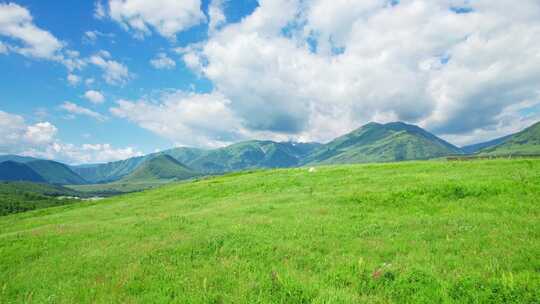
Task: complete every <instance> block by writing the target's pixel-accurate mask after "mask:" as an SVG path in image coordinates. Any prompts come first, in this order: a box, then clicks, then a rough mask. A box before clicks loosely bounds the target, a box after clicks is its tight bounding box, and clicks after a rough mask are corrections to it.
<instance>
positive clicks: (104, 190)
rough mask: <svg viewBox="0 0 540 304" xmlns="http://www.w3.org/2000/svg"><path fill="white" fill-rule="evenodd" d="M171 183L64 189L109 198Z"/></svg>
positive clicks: (140, 183) (117, 183) (168, 181)
mask: <svg viewBox="0 0 540 304" xmlns="http://www.w3.org/2000/svg"><path fill="white" fill-rule="evenodd" d="M173 181H174V180H170V179H162V180H152V181H130V182H123V181H117V182H112V183H108V184H91V185H67V186H66V187H67V188H69V189H72V190H75V191H79V192H82V193H89V194H94V195H98V196H111V195H117V194H121V193H129V192H137V191H141V190H145V189H152V188H156V187H161V186H163V185H166V184H168V183H171V182H173Z"/></svg>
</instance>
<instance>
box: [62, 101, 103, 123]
mask: <svg viewBox="0 0 540 304" xmlns="http://www.w3.org/2000/svg"><path fill="white" fill-rule="evenodd" d="M60 108H61V109H63V110H65V111H67V112H68V113H70V114H72V115H84V116H88V117H91V118H94V119H96V120H98V121H105V120H107V117H106V116H104V115H102V114H99V113H98V112H95V111H92V110H90V109H87V108H85V107H81V106H79V105H76V104H74V103H72V102H69V101H66V102H64V103H63V104H62V105H61V106H60Z"/></svg>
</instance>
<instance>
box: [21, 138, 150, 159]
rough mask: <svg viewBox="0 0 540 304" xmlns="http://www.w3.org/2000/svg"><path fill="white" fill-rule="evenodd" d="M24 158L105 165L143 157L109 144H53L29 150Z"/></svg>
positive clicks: (135, 151)
mask: <svg viewBox="0 0 540 304" xmlns="http://www.w3.org/2000/svg"><path fill="white" fill-rule="evenodd" d="M22 154H23V155H26V156H32V157H38V158H45V159H58V160H61V161H65V162H68V163H69V164H74V165H76V164H89V163H105V162H112V161H117V160H123V159H127V158H130V157H135V156H141V155H143V154H142V153H141V152H140V151H137V150H136V149H134V148H133V147H127V148H120V149H116V148H114V147H112V146H111V145H110V144H82V145H74V144H66V143H62V142H54V143H52V144H51V145H48V146H45V147H41V148H39V149H29V150H27V151H25V152H23V153H22Z"/></svg>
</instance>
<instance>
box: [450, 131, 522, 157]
mask: <svg viewBox="0 0 540 304" xmlns="http://www.w3.org/2000/svg"><path fill="white" fill-rule="evenodd" d="M511 136H512V135H507V136H503V137H500V138H496V139H493V140H490V141H486V142H481V143H478V144H473V145H468V146H464V147H461V150H462V151H463V152H465V153H467V154H473V153H476V152H478V151H480V150H483V149H488V148H491V147H495V146H497V145H500V144H502V143H503V142H505V141H506V140H507V139H509V138H510V137H511Z"/></svg>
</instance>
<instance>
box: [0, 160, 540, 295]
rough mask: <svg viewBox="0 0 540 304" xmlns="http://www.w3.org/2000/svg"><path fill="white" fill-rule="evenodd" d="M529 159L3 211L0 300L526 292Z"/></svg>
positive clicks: (536, 239)
mask: <svg viewBox="0 0 540 304" xmlns="http://www.w3.org/2000/svg"><path fill="white" fill-rule="evenodd" d="M539 198H540V161H539V160H496V161H474V162H409V163H399V164H380V165H353V166H336V167H320V168H317V171H316V172H313V173H310V172H308V170H307V169H306V168H298V169H283V170H272V171H259V172H252V173H239V174H231V175H227V176H222V177H217V178H212V179H206V180H200V181H196V182H193V183H185V184H178V185H168V186H165V187H162V188H159V189H154V190H150V191H147V192H142V193H135V194H129V195H125V196H120V197H116V198H110V199H107V200H103V201H100V202H97V203H81V204H76V205H70V206H64V207H57V208H52V209H44V210H40V211H34V212H30V213H26V214H19V215H12V216H7V217H2V218H0V302H4V303H22V302H28V303H407V302H408V303H512V302H514V303H538V301H539V299H540V225H539V223H540V199H539Z"/></svg>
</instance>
